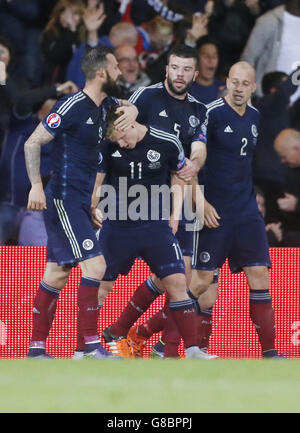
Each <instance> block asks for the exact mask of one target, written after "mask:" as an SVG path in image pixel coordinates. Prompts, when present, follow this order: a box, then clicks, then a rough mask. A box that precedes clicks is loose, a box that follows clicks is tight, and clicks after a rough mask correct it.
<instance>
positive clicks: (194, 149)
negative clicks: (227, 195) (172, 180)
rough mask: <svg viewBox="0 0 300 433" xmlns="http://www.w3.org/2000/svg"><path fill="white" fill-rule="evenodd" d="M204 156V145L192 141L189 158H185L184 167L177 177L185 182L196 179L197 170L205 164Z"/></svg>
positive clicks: (200, 142) (201, 142)
mask: <svg viewBox="0 0 300 433" xmlns="http://www.w3.org/2000/svg"><path fill="white" fill-rule="evenodd" d="M206 154H207V152H206V144H205V143H204V142H203V141H193V143H192V145H191V155H190V158H189V159H188V158H186V162H185V165H184V167H183V168H182V169H181V170H180V171H179V172H178V173H177V175H178V176H179V177H180V178H181V179H183V180H185V181H187V182H189V181H191V180H192V179H193V178H194V177H197V175H198V172H199V170H201V168H202V167H203V165H204V163H205V160H206Z"/></svg>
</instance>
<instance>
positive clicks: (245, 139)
mask: <svg viewBox="0 0 300 433" xmlns="http://www.w3.org/2000/svg"><path fill="white" fill-rule="evenodd" d="M242 143H243V145H242V147H241V153H240V155H242V156H245V155H247V152H246V151H245V147H246V146H247V144H248V140H247V138H242Z"/></svg>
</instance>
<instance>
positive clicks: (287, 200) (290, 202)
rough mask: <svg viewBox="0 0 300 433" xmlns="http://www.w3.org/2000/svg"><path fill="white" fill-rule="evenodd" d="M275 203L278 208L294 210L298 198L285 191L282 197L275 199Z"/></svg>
mask: <svg viewBox="0 0 300 433" xmlns="http://www.w3.org/2000/svg"><path fill="white" fill-rule="evenodd" d="M277 204H278V207H279V209H280V210H283V211H286V212H294V211H295V210H296V208H297V204H298V198H297V197H296V196H294V195H293V194H288V193H287V192H286V193H284V197H283V198H279V199H277Z"/></svg>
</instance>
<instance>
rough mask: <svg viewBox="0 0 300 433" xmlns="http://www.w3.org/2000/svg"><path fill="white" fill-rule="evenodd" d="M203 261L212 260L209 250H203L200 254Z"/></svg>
mask: <svg viewBox="0 0 300 433" xmlns="http://www.w3.org/2000/svg"><path fill="white" fill-rule="evenodd" d="M199 258H200V260H201V262H202V263H207V262H209V261H210V254H209V253H208V252H207V251H202V253H200V256H199Z"/></svg>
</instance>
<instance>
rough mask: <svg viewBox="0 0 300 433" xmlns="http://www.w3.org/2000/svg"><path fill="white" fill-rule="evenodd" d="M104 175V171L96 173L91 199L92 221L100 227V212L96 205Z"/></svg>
mask: <svg viewBox="0 0 300 433" xmlns="http://www.w3.org/2000/svg"><path fill="white" fill-rule="evenodd" d="M105 177H106V173H97V176H96V180H95V185H94V190H93V194H92V200H91V212H92V222H93V224H94V225H95V226H96V227H97V228H101V227H102V213H101V211H100V209H98V207H97V206H98V204H99V201H100V197H101V186H102V185H103V182H104V179H105Z"/></svg>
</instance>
